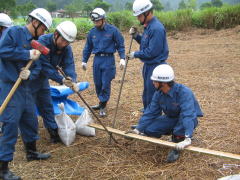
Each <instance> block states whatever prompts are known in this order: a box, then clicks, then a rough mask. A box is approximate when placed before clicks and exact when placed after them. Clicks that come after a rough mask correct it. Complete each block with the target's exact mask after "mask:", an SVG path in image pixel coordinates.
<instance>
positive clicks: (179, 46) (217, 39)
mask: <svg viewBox="0 0 240 180" xmlns="http://www.w3.org/2000/svg"><path fill="white" fill-rule="evenodd" d="M125 39H126V48H127V49H128V46H129V43H130V37H129V36H128V35H127V34H125ZM168 41H169V49H170V57H169V60H168V62H169V63H170V64H171V65H172V66H173V68H174V69H175V72H176V79H177V82H179V83H183V84H185V85H187V86H189V87H191V89H192V90H193V91H194V93H195V95H196V96H197V98H198V100H199V101H200V104H201V106H202V109H203V111H204V113H205V116H204V117H203V118H201V119H200V123H199V126H198V128H197V130H196V133H195V137H194V138H195V140H194V141H193V145H195V146H198V147H203V148H209V149H214V150H219V151H226V152H230V153H235V154H240V138H239V135H240V133H239V132H240V131H239V130H240V73H239V71H240V26H238V27H236V28H234V29H228V30H221V31H214V30H201V29H195V30H194V29H193V30H190V31H188V32H171V33H169V37H168ZM83 46H84V41H78V42H76V43H74V44H73V49H74V55H75V57H76V69H77V72H78V80H79V81H89V82H90V84H91V86H90V88H89V89H88V90H86V91H85V92H83V93H82V95H83V96H84V98H85V99H86V100H87V101H88V102H89V104H91V105H92V104H95V103H97V98H96V95H95V91H94V84H93V79H92V69H91V64H92V59H91V61H90V62H89V63H88V71H87V73H86V74H85V73H84V72H83V71H82V70H81V68H80V64H81V62H80V59H81V52H82V48H83ZM138 47H139V46H138V45H137V43H136V42H134V44H133V50H137V49H138ZM116 63H117V75H116V78H115V80H113V83H112V96H111V100H110V102H109V104H108V113H109V115H108V117H106V118H104V119H102V121H103V122H104V123H105V125H108V126H111V125H112V120H113V115H114V110H115V106H116V99H117V96H118V91H119V87H120V80H121V75H122V72H121V71H120V70H119V67H118V63H119V57H117V58H116ZM141 69H142V63H141V62H140V61H139V60H138V59H135V60H132V61H130V62H129V66H128V70H127V75H126V78H125V80H126V81H125V83H124V87H123V92H122V98H121V102H120V105H119V111H118V116H117V128H118V129H121V130H127V129H128V128H129V126H130V125H131V124H135V123H137V121H138V119H139V117H140V115H141V113H140V112H139V111H138V110H139V109H140V108H141V107H142V103H141V92H142V77H141ZM71 98H72V99H75V100H76V101H78V102H79V103H80V104H81V105H82V102H80V99H79V98H78V97H77V96H76V95H73V96H71ZM75 119H76V118H75ZM40 135H41V139H40V141H39V142H38V145H39V146H38V147H39V149H40V150H41V151H45V152H52V158H51V159H50V160H48V161H42V162H26V160H25V157H24V153H23V146H22V143H21V142H20V141H19V142H18V144H17V148H16V153H15V159H14V161H13V163H12V164H11V167H12V170H13V171H14V172H16V173H17V174H19V175H21V176H22V178H23V179H29V180H30V179H31V180H32V179H56V180H57V179H166V180H171V179H174V180H198V179H204V180H205V179H216V178H218V177H221V176H225V175H230V174H236V173H240V167H239V166H237V165H239V164H240V162H239V161H235V160H230V159H224V158H219V157H214V156H210V155H209V156H208V155H203V154H199V153H194V152H187V151H186V152H183V153H182V155H181V158H180V159H179V160H178V161H177V162H175V163H172V164H168V163H166V162H165V159H166V155H167V153H168V151H169V148H167V147H164V146H158V145H154V144H150V143H146V142H140V141H133V142H128V141H127V140H125V139H123V138H122V137H116V138H117V139H118V141H119V142H120V143H121V148H118V147H116V146H115V145H114V144H111V145H109V144H108V136H107V134H106V133H104V132H100V131H99V132H97V136H96V137H94V138H88V137H82V136H77V138H76V141H75V143H74V144H73V145H72V146H70V147H65V146H63V145H61V144H57V145H52V144H50V143H49V142H48V135H47V133H46V130H45V129H44V128H40ZM169 138H170V137H164V139H169ZM223 164H233V166H232V167H230V168H225V169H223V168H222V167H223Z"/></svg>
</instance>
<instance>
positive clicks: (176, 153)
mask: <svg viewBox="0 0 240 180" xmlns="http://www.w3.org/2000/svg"><path fill="white" fill-rule="evenodd" d="M184 139H185V137H184V136H175V135H172V142H175V143H179V142H181V141H184ZM179 157H180V151H178V150H176V149H173V150H171V151H170V152H169V153H168V156H167V162H168V163H172V162H175V161H176V160H178V158H179Z"/></svg>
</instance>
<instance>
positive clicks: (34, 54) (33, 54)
mask: <svg viewBox="0 0 240 180" xmlns="http://www.w3.org/2000/svg"><path fill="white" fill-rule="evenodd" d="M40 55H41V52H40V51H39V50H37V49H31V50H30V59H32V60H33V61H36V60H38V58H39V56H40Z"/></svg>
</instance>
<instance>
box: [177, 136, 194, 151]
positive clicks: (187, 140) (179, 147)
mask: <svg viewBox="0 0 240 180" xmlns="http://www.w3.org/2000/svg"><path fill="white" fill-rule="evenodd" d="M191 143H192V141H191V138H185V140H184V141H181V142H179V143H177V144H176V145H175V148H176V149H177V150H183V149H184V148H185V147H187V146H189V145H190V144H191Z"/></svg>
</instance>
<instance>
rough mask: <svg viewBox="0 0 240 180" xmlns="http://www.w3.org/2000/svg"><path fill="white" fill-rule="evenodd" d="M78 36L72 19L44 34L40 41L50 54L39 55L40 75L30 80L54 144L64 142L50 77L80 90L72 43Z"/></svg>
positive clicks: (75, 89)
mask: <svg viewBox="0 0 240 180" xmlns="http://www.w3.org/2000/svg"><path fill="white" fill-rule="evenodd" d="M76 35H77V28H76V25H75V24H74V23H73V22H71V21H64V22H62V23H60V24H59V25H58V26H57V27H56V30H55V32H54V33H50V34H47V35H43V36H41V37H40V38H39V40H38V41H39V42H40V43H41V44H42V45H44V46H46V47H47V48H49V49H50V53H49V54H48V55H47V56H40V61H41V64H42V69H41V72H40V74H39V76H38V78H37V79H36V80H34V81H32V83H31V87H32V92H33V97H34V99H35V102H36V105H37V107H38V110H39V113H40V115H41V116H42V118H43V122H44V126H45V127H46V128H47V130H48V132H49V134H50V140H51V142H52V143H57V142H61V140H60V137H59V135H58V126H57V124H56V121H55V118H54V110H53V104H52V98H51V94H50V85H49V82H48V79H52V80H53V81H56V82H58V83H59V84H65V85H66V86H69V87H73V88H74V91H79V88H78V86H77V84H76V83H72V81H73V82H76V77H77V75H76V72H75V64H74V58H73V52H72V48H71V46H70V43H72V42H73V41H74V40H75V38H76ZM56 66H59V67H62V68H63V71H64V72H65V74H66V75H67V76H69V78H68V79H64V78H63V77H62V76H61V75H60V74H59V73H58V71H57V68H56Z"/></svg>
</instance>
